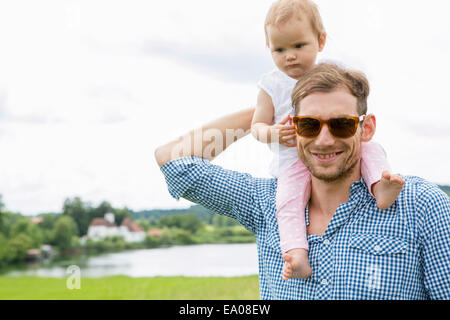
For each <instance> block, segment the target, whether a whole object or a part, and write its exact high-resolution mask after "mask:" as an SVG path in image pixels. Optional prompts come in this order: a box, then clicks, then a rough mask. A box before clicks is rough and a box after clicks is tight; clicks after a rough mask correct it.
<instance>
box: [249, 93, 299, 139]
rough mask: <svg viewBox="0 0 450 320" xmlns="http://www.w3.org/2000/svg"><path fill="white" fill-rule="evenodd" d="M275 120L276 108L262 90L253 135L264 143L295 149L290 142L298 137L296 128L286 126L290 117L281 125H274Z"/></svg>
mask: <svg viewBox="0 0 450 320" xmlns="http://www.w3.org/2000/svg"><path fill="white" fill-rule="evenodd" d="M273 118H274V106H273V103H272V98H271V97H270V95H268V94H267V93H266V92H265V91H264V90H262V89H261V90H260V91H259V94H258V100H257V104H256V109H255V113H254V115H253V120H252V129H251V131H252V135H253V136H254V137H255V138H256V139H257V140H258V141H260V142H263V143H273V142H278V143H280V144H282V145H285V146H287V147H295V146H296V145H295V144H294V143H290V142H289V141H290V140H292V139H295V137H296V133H295V129H294V126H293V125H285V123H286V122H288V121H289V119H290V118H289V116H287V117H286V118H285V119H284V120H283V121H281V122H280V123H277V124H274V125H272V123H273Z"/></svg>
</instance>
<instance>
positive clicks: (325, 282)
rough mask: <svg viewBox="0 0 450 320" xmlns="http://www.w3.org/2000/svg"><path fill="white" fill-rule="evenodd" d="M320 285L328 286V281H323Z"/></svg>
mask: <svg viewBox="0 0 450 320" xmlns="http://www.w3.org/2000/svg"><path fill="white" fill-rule="evenodd" d="M320 284H323V285H324V286H326V285H327V284H328V281H327V279H323V280H322V282H320Z"/></svg>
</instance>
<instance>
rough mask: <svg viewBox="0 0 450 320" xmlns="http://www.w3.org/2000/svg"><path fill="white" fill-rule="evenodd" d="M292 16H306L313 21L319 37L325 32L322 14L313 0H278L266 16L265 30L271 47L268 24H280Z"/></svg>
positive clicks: (267, 41) (312, 23)
mask: <svg viewBox="0 0 450 320" xmlns="http://www.w3.org/2000/svg"><path fill="white" fill-rule="evenodd" d="M292 17H295V18H297V19H299V20H301V19H302V18H303V17H306V18H307V19H309V21H310V22H311V26H312V28H313V31H314V32H316V33H317V37H318V38H319V37H320V36H321V35H322V34H323V33H324V32H325V28H324V26H323V22H322V17H321V16H320V13H319V9H318V8H317V5H316V4H315V3H314V2H312V1H311V0H278V1H277V2H275V3H273V4H272V6H271V7H270V9H269V12H268V13H267V16H266V21H265V23H264V32H265V34H266V45H267V46H268V47H269V36H268V34H267V28H268V26H270V25H272V26H278V25H280V24H282V23H284V22H286V21H288V20H289V19H291V18H292Z"/></svg>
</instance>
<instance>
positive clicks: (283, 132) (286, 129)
mask: <svg viewBox="0 0 450 320" xmlns="http://www.w3.org/2000/svg"><path fill="white" fill-rule="evenodd" d="M287 122H289V123H290V124H288V125H286V123H287ZM271 137H272V141H273V139H274V138H277V140H278V143H279V144H281V145H283V146H286V147H296V146H297V145H296V144H295V138H296V137H297V133H296V132H295V127H294V125H293V124H292V121H291V116H290V115H288V116H287V117H286V118H284V119H283V120H282V121H280V122H278V123H276V124H274V125H273V126H272V127H271ZM291 140H294V143H293V142H289V141H291Z"/></svg>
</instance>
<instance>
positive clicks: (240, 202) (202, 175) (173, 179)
mask: <svg viewBox="0 0 450 320" xmlns="http://www.w3.org/2000/svg"><path fill="white" fill-rule="evenodd" d="M161 171H162V173H163V174H164V176H165V179H166V183H167V186H168V190H169V193H170V194H171V195H172V197H174V198H175V199H179V198H184V199H187V200H189V201H191V202H194V203H197V204H200V205H202V206H204V207H205V208H208V209H210V210H212V211H214V212H216V213H219V214H222V215H226V216H229V217H231V218H234V219H237V220H238V221H239V223H241V224H242V225H243V226H244V227H245V228H246V229H248V230H250V231H252V232H254V233H257V231H258V230H259V229H260V226H261V224H262V222H263V213H262V209H261V205H260V200H259V199H260V198H261V196H264V193H266V194H267V193H269V192H270V188H268V187H267V186H268V185H270V184H271V183H273V181H271V180H273V179H262V178H254V177H252V176H251V175H249V174H246V173H240V172H236V171H232V170H226V169H224V168H222V167H220V166H217V165H213V164H211V163H210V162H209V161H207V160H204V159H202V158H198V157H185V158H180V159H176V160H173V161H171V162H169V163H167V164H165V165H164V166H163V167H161Z"/></svg>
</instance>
